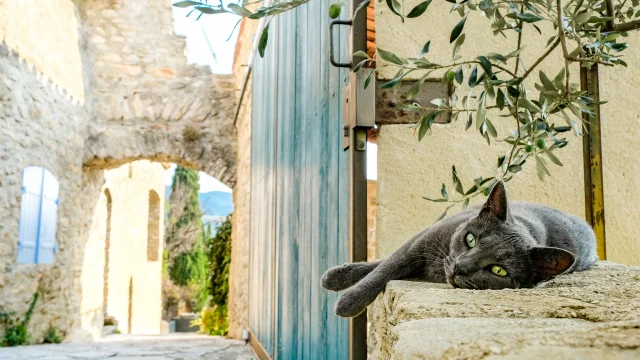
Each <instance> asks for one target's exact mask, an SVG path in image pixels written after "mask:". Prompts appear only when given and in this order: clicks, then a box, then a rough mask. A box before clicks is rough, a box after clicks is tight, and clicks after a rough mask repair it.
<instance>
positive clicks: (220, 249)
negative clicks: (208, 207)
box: [207, 215, 231, 306]
mask: <svg viewBox="0 0 640 360" xmlns="http://www.w3.org/2000/svg"><path fill="white" fill-rule="evenodd" d="M207 248H208V251H209V291H210V294H211V303H210V305H211V306H213V305H218V306H223V305H224V306H226V305H227V298H228V294H229V265H230V264H231V215H229V216H227V217H226V219H225V220H224V221H223V222H222V224H221V225H220V227H218V229H217V231H216V235H215V236H214V237H212V238H210V239H209V240H208V243H207Z"/></svg>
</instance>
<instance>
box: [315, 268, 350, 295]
mask: <svg viewBox="0 0 640 360" xmlns="http://www.w3.org/2000/svg"><path fill="white" fill-rule="evenodd" d="M349 265H350V264H344V265H341V266H335V267H332V268H331V269H329V270H327V272H325V273H324V275H322V279H321V280H320V284H321V285H322V287H323V288H325V289H327V290H333V291H340V290H344V289H346V288H347V287H349V286H350V285H351V284H350V283H348V282H346V281H345V278H346V275H347V274H349Z"/></svg>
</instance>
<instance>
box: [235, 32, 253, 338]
mask: <svg viewBox="0 0 640 360" xmlns="http://www.w3.org/2000/svg"><path fill="white" fill-rule="evenodd" d="M256 28H257V21H248V22H247V21H243V22H242V24H241V27H240V34H239V36H238V43H237V45H236V56H235V60H234V67H233V73H234V74H236V77H237V79H236V83H237V84H238V86H237V88H238V92H237V96H238V98H240V96H241V87H242V86H243V83H244V80H245V74H246V73H247V72H246V70H247V63H248V61H249V54H250V52H251V49H252V48H253V38H254V35H255V32H256ZM251 84H252V83H251V78H249V81H248V83H247V87H246V89H245V93H244V97H243V98H242V106H241V107H240V113H239V114H238V120H237V123H236V132H237V142H238V144H240V146H238V152H237V161H236V179H237V181H236V183H235V186H234V187H233V204H234V211H233V220H232V222H233V223H232V228H233V231H232V233H231V266H230V270H229V272H230V273H229V336H230V337H233V338H236V339H239V338H241V336H242V330H244V329H247V328H248V325H249V323H248V320H249V308H248V305H249V251H250V250H249V236H250V231H251V227H250V221H251V218H250V214H251V109H252V107H251V104H252V102H251V100H252V98H251V93H252V91H251Z"/></svg>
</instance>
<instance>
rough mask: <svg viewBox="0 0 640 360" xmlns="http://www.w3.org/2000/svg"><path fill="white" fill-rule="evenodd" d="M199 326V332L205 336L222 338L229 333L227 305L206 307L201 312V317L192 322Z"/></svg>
mask: <svg viewBox="0 0 640 360" xmlns="http://www.w3.org/2000/svg"><path fill="white" fill-rule="evenodd" d="M192 325H194V326H200V332H201V333H203V334H207V335H219V336H224V335H227V333H228V332H229V319H228V316H227V305H220V306H214V307H208V308H206V309H204V310H202V317H201V318H200V319H196V320H194V321H193V322H192Z"/></svg>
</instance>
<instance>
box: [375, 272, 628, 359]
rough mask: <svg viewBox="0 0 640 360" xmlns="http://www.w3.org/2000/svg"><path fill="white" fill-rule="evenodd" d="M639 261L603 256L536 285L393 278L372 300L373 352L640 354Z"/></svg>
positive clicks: (393, 355)
mask: <svg viewBox="0 0 640 360" xmlns="http://www.w3.org/2000/svg"><path fill="white" fill-rule="evenodd" d="M639 294H640V268H637V267H627V266H621V265H616V264H611V263H606V262H603V263H600V264H598V265H597V266H595V267H594V268H592V269H590V270H587V271H582V272H578V273H573V274H568V275H562V276H559V277H557V278H556V279H555V280H553V281H551V282H549V283H547V284H546V286H544V287H540V288H535V289H517V290H512V289H505V290H484V291H477V290H462V289H451V288H450V287H449V286H447V285H445V284H429V283H422V282H410V281H392V282H390V283H389V284H388V285H387V288H386V290H385V292H384V293H382V294H380V295H379V296H378V299H377V300H376V302H375V303H374V304H373V305H372V306H371V307H370V312H369V314H371V319H372V326H371V328H370V329H371V330H372V334H371V336H370V337H369V339H368V341H369V345H370V350H371V351H372V353H371V355H372V358H374V359H496V360H497V359H532V360H533V359H637V358H639V357H640V331H639V329H640V321H639V320H638V319H639V317H640V310H639V309H640V295H639Z"/></svg>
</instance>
